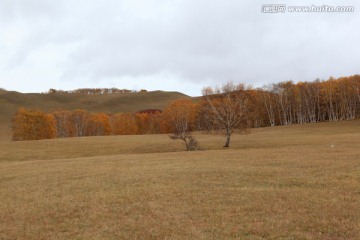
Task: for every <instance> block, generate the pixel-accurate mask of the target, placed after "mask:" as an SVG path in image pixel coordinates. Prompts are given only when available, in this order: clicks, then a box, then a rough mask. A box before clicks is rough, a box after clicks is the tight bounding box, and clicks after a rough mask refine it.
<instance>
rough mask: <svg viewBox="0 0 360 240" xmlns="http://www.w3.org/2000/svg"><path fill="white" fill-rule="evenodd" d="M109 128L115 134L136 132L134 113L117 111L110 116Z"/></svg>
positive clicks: (133, 133)
mask: <svg viewBox="0 0 360 240" xmlns="http://www.w3.org/2000/svg"><path fill="white" fill-rule="evenodd" d="M110 122H111V129H112V133H113V134H115V135H135V134H137V133H138V126H137V124H136V119H135V115H134V114H132V113H118V114H115V115H113V116H112V117H111V120H110Z"/></svg>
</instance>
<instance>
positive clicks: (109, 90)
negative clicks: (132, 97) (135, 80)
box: [46, 88, 147, 95]
mask: <svg viewBox="0 0 360 240" xmlns="http://www.w3.org/2000/svg"><path fill="white" fill-rule="evenodd" d="M134 92H138V91H136V90H129V89H118V88H79V89H75V90H69V91H66V90H56V89H53V88H51V89H49V91H47V92H46V94H63V95H64V94H87V95H107V94H116V93H134ZM139 92H147V90H145V89H141V90H140V91H139Z"/></svg>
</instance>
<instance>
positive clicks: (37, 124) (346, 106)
mask: <svg viewBox="0 0 360 240" xmlns="http://www.w3.org/2000/svg"><path fill="white" fill-rule="evenodd" d="M88 91H90V90H88ZM142 91H145V90H142ZM122 92H127V91H126V90H121V91H115V90H110V91H109V90H108V91H92V94H114V93H122ZM47 94H89V93H88V92H86V91H85V90H83V91H74V92H61V91H57V90H53V89H52V90H51V91H49V93H47ZM227 97H228V101H224V100H225V99H226V98H227ZM239 99H240V100H241V102H239ZM219 102H221V103H222V104H223V108H219V106H220V105H221V104H219ZM234 103H236V104H238V105H239V106H238V107H240V108H237V105H236V104H234ZM224 106H226V107H225V108H224ZM232 110H233V111H234V114H233V115H231V113H230V112H231V111H232ZM239 112H241V117H238V119H237V123H236V124H234V126H233V129H230V130H229V131H234V130H236V129H239V128H258V127H272V126H279V125H292V124H305V123H315V122H323V121H340V120H353V119H355V118H356V117H359V116H360V75H354V76H349V77H341V78H337V79H335V78H330V79H328V80H326V81H320V80H315V81H312V82H298V83H293V82H292V81H286V82H280V83H276V84H269V85H267V86H265V87H262V88H256V89H254V88H252V87H249V86H245V85H243V84H240V85H236V86H235V85H234V84H233V83H228V84H225V85H223V86H222V87H220V88H212V87H206V88H204V89H203V97H199V98H194V99H192V100H189V99H180V100H175V101H173V102H172V103H170V104H168V106H167V107H166V108H165V109H144V110H143V111H140V112H135V113H131V112H126V113H106V112H101V113H92V112H88V111H85V110H82V109H78V110H71V111H70V110H57V111H54V112H42V111H39V110H34V109H25V108H21V109H19V110H18V111H17V113H16V114H15V115H14V116H13V119H12V129H13V140H15V141H19V140H39V139H51V138H67V137H82V136H103V135H134V134H157V133H172V132H174V130H175V129H174V128H175V127H176V126H174V123H175V120H176V119H180V118H185V119H186V128H187V131H189V132H191V131H217V130H227V129H226V124H221V123H220V124H217V123H219V121H217V120H216V118H213V117H212V116H213V115H214V114H215V115H218V120H219V119H220V118H222V119H223V118H224V116H221V113H223V114H225V115H228V116H229V117H230V118H233V117H234V116H238V114H239ZM229 114H230V115H229Z"/></svg>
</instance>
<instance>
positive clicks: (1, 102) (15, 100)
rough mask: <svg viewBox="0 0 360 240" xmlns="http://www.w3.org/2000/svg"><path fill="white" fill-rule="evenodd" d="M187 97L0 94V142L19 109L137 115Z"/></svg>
mask: <svg viewBox="0 0 360 240" xmlns="http://www.w3.org/2000/svg"><path fill="white" fill-rule="evenodd" d="M179 98H190V97H189V96H186V95H184V94H182V93H179V92H164V91H153V92H138V93H119V94H111V95H86V94H66V95H62V94H34V93H31V94H23V93H18V92H10V91H9V92H0V141H9V140H10V138H11V137H10V135H11V131H10V122H11V117H12V116H13V115H14V113H15V112H16V111H17V110H18V109H19V108H20V107H24V108H29V109H38V110H42V111H46V112H51V111H54V110H58V109H66V110H75V109H85V110H87V111H90V112H109V113H118V112H137V111H140V110H144V109H149V108H156V109H163V108H164V107H165V106H166V105H167V104H168V103H169V102H171V101H173V100H175V99H179Z"/></svg>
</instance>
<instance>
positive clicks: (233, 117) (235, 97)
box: [202, 82, 247, 147]
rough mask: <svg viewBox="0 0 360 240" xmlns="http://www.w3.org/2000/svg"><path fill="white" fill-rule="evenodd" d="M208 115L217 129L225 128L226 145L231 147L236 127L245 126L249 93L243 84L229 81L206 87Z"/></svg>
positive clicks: (204, 94) (203, 105)
mask: <svg viewBox="0 0 360 240" xmlns="http://www.w3.org/2000/svg"><path fill="white" fill-rule="evenodd" d="M202 93H203V96H204V101H203V103H202V108H204V109H205V112H206V117H207V119H208V121H209V122H211V123H212V125H213V126H215V128H216V129H220V130H224V131H225V133H226V142H225V145H224V147H230V138H231V135H232V133H233V132H234V131H235V130H236V129H240V128H245V127H246V125H245V123H244V121H245V120H246V112H247V95H246V93H245V88H244V85H243V84H239V85H234V84H233V83H232V82H229V83H227V84H225V85H223V86H222V87H221V88H215V89H214V88H212V87H207V88H204V89H203V91H202Z"/></svg>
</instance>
